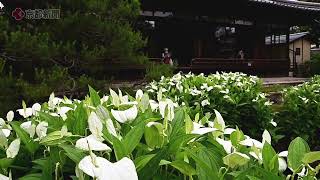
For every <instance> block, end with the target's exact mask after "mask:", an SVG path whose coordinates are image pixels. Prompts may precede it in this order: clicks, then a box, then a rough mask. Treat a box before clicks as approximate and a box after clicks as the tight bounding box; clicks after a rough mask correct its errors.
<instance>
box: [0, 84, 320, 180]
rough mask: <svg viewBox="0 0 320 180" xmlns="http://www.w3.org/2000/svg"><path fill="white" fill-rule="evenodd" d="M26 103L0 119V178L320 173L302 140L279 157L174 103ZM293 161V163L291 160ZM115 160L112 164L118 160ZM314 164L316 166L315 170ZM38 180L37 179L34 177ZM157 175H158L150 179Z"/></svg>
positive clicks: (124, 98) (142, 99)
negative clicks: (28, 104) (194, 116)
mask: <svg viewBox="0 0 320 180" xmlns="http://www.w3.org/2000/svg"><path fill="white" fill-rule="evenodd" d="M89 91H90V96H87V97H86V98H85V100H82V101H80V100H71V99H67V98H63V99H61V98H58V97H55V96H54V94H52V95H51V96H50V98H49V101H48V102H47V103H44V104H42V105H40V104H38V103H36V104H34V105H33V106H32V107H30V108H29V107H27V106H26V104H23V108H22V109H19V110H17V112H18V113H19V115H20V116H17V115H15V114H14V112H13V111H9V112H8V114H7V116H6V118H4V119H0V121H1V126H0V128H1V129H0V130H1V131H0V137H1V138H0V140H1V141H0V158H2V159H1V161H0V162H1V163H0V166H1V170H0V176H1V177H2V178H5V177H7V176H10V177H12V178H13V179H18V178H21V179H70V178H72V179H88V178H89V176H91V177H93V178H94V179H119V180H120V179H121V180H124V179H133V180H135V179H138V177H139V179H187V178H188V179H194V178H195V179H284V178H285V176H286V175H285V174H284V173H283V172H284V171H285V170H287V164H288V167H289V169H290V170H291V171H292V173H288V174H287V178H291V179H295V178H299V179H300V178H304V179H305V178H310V179H313V178H315V177H316V176H317V173H318V171H319V167H320V166H319V165H318V166H314V164H313V163H314V162H315V161H317V160H319V159H320V157H319V152H310V148H309V146H308V145H307V143H306V142H305V141H304V140H303V139H301V138H296V139H295V140H294V141H292V142H291V144H290V146H289V150H288V152H281V153H277V152H276V151H275V150H274V149H273V147H272V146H271V145H270V144H271V141H272V140H271V136H270V134H269V133H268V131H264V133H263V135H262V138H261V139H262V142H260V141H258V140H255V139H252V138H250V137H249V136H245V135H244V133H243V132H242V131H241V130H239V129H238V128H237V129H233V128H228V127H226V125H225V122H224V120H223V118H222V116H221V114H220V113H219V112H218V111H214V117H213V118H208V119H202V120H201V121H198V120H196V119H193V118H192V119H191V118H190V116H189V114H188V113H187V112H188V107H186V106H185V107H177V104H176V103H174V102H172V101H171V100H170V99H166V98H159V99H158V100H152V99H149V97H148V95H147V94H144V93H143V92H142V91H141V90H139V91H137V93H136V97H135V98H134V97H131V96H128V95H123V94H122V92H121V91H119V93H115V92H114V91H112V90H110V96H103V97H102V98H101V97H100V96H99V93H98V92H96V91H95V90H94V89H92V88H91V87H89ZM286 157H287V160H285V159H286ZM113 162H114V163H113ZM311 165H312V166H313V168H312V167H311ZM31 177H32V178H31ZM151 177H152V178H151Z"/></svg>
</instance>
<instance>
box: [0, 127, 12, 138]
mask: <svg viewBox="0 0 320 180" xmlns="http://www.w3.org/2000/svg"><path fill="white" fill-rule="evenodd" d="M1 131H2V133H3V134H4V135H5V137H9V136H10V134H11V131H10V130H9V129H1Z"/></svg>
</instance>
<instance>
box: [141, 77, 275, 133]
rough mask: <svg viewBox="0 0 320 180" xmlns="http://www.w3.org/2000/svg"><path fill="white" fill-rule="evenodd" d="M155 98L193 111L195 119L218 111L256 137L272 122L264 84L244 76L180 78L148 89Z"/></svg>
mask: <svg viewBox="0 0 320 180" xmlns="http://www.w3.org/2000/svg"><path fill="white" fill-rule="evenodd" d="M146 89H147V91H148V92H150V93H151V95H152V97H154V98H155V97H156V96H157V92H158V91H161V94H162V96H164V97H168V98H171V99H173V100H175V101H177V102H178V103H179V104H180V105H181V104H182V105H184V104H185V105H187V106H190V107H191V108H192V110H191V111H192V112H191V114H192V116H193V117H195V116H196V115H197V113H198V112H201V113H207V112H212V111H213V110H214V109H216V110H218V111H219V112H221V114H222V115H223V116H224V118H225V120H226V122H227V124H228V125H232V126H238V127H241V128H242V129H244V130H246V131H248V132H250V135H252V136H256V135H258V134H259V133H261V132H262V131H263V129H264V128H266V127H267V126H268V125H269V124H270V123H269V122H270V121H271V120H272V117H273V114H272V112H271V108H270V105H271V103H270V102H269V101H268V100H267V98H266V95H265V94H263V93H261V89H262V83H261V81H260V80H259V79H258V78H257V77H254V76H247V75H245V74H242V73H222V74H219V73H217V74H211V75H209V76H204V75H203V74H200V75H194V74H190V73H189V74H186V75H183V74H180V73H179V74H176V75H175V76H173V77H172V78H164V77H163V78H161V80H160V81H159V82H156V81H154V82H152V83H150V85H148V86H147V88H146Z"/></svg>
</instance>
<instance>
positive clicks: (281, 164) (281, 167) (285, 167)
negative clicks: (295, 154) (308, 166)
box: [278, 157, 288, 172]
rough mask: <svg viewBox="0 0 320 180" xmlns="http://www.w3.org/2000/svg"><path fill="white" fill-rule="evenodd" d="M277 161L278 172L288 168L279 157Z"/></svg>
mask: <svg viewBox="0 0 320 180" xmlns="http://www.w3.org/2000/svg"><path fill="white" fill-rule="evenodd" d="M278 161H279V171H280V172H283V171H285V170H286V169H287V167H288V166H287V163H286V161H285V160H284V159H283V158H280V157H279V158H278Z"/></svg>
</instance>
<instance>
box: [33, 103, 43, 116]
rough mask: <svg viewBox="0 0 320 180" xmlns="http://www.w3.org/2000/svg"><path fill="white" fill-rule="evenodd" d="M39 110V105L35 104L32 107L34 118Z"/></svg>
mask: <svg viewBox="0 0 320 180" xmlns="http://www.w3.org/2000/svg"><path fill="white" fill-rule="evenodd" d="M40 110H41V105H40V104H39V103H35V104H34V105H32V114H33V115H35V116H36V115H37V114H38V112H39V111H40Z"/></svg>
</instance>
